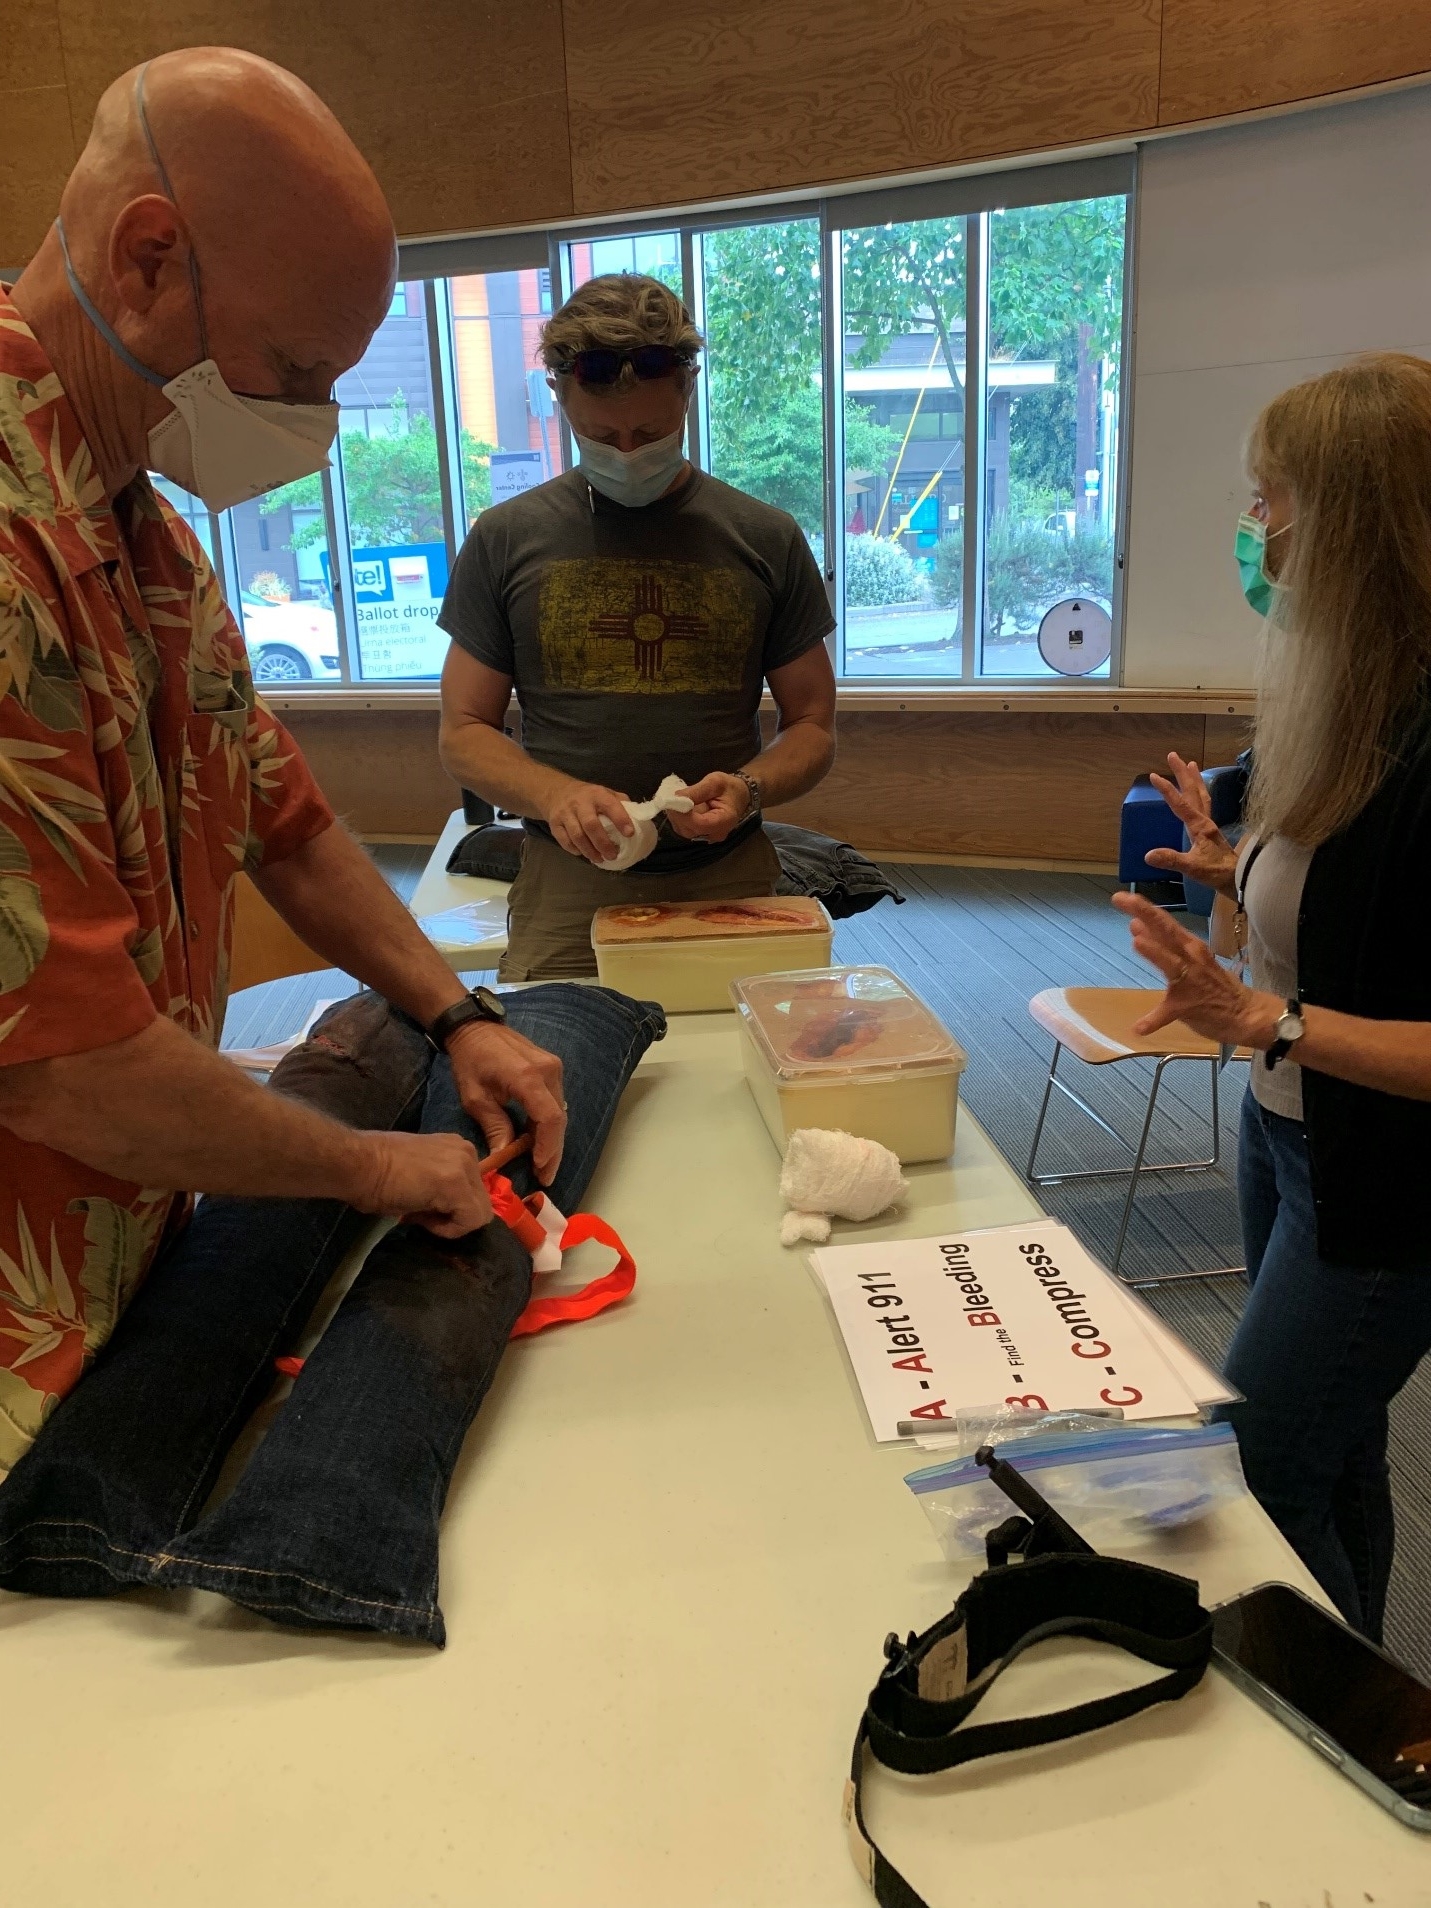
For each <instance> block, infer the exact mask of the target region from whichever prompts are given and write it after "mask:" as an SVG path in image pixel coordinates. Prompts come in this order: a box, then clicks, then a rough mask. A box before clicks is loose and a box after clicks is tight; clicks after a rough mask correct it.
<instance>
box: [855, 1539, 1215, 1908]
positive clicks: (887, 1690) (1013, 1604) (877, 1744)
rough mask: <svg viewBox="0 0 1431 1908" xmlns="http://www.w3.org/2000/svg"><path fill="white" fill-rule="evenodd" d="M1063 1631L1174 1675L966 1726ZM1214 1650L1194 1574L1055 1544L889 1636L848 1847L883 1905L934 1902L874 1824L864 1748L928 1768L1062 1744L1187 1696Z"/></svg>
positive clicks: (901, 1907) (863, 1721)
mask: <svg viewBox="0 0 1431 1908" xmlns="http://www.w3.org/2000/svg"><path fill="white" fill-rule="evenodd" d="M1055 1636H1082V1637H1088V1638H1090V1639H1092V1640H1093V1641H1095V1642H1100V1643H1109V1644H1112V1645H1113V1646H1114V1647H1115V1648H1117V1649H1123V1650H1127V1651H1128V1652H1129V1653H1130V1654H1131V1655H1134V1656H1138V1657H1141V1658H1142V1659H1143V1661H1144V1662H1147V1663H1155V1664H1157V1665H1159V1666H1160V1667H1161V1668H1163V1669H1165V1670H1166V1671H1167V1674H1166V1675H1165V1676H1159V1677H1155V1678H1154V1680H1153V1681H1152V1682H1150V1683H1144V1684H1143V1685H1141V1686H1140V1687H1139V1688H1137V1689H1129V1690H1119V1691H1117V1692H1116V1693H1114V1694H1113V1695H1109V1696H1100V1697H1096V1698H1094V1699H1093V1700H1092V1701H1090V1702H1086V1703H1076V1704H1074V1705H1073V1706H1072V1707H1071V1708H1068V1709H1059V1710H1054V1711H1052V1712H1051V1713H1048V1714H1044V1715H1038V1716H1021V1717H1015V1718H1012V1719H1011V1720H1009V1721H1007V1722H997V1723H982V1724H979V1725H976V1726H974V1727H972V1728H968V1729H963V1728H961V1727H960V1724H961V1723H963V1721H964V1719H965V1718H966V1717H967V1716H969V1715H970V1714H971V1713H972V1711H973V1710H974V1709H975V1708H976V1707H977V1706H978V1704H979V1703H980V1702H981V1701H982V1699H983V1697H984V1696H985V1694H986V1693H987V1692H988V1691H989V1690H990V1689H991V1688H992V1687H993V1685H994V1683H995V1682H996V1681H997V1680H998V1678H999V1677H1000V1676H1001V1675H1002V1674H1003V1673H1004V1671H1005V1670H1006V1669H1008V1668H1009V1666H1010V1665H1011V1664H1012V1663H1015V1662H1016V1661H1017V1660H1018V1658H1019V1657H1020V1656H1021V1655H1022V1654H1023V1652H1024V1651H1025V1650H1026V1649H1029V1648H1030V1647H1031V1646H1032V1645H1033V1644H1035V1643H1042V1642H1045V1641H1046V1640H1047V1639H1048V1638H1050V1637H1055ZM1211 1652H1212V1618H1211V1616H1210V1615H1209V1614H1208V1612H1207V1611H1206V1610H1204V1609H1203V1608H1202V1606H1201V1604H1200V1603H1199V1602H1198V1587H1197V1585H1196V1584H1195V1583H1194V1582H1192V1581H1191V1580H1190V1579H1189V1578H1187V1577H1176V1576H1173V1575H1172V1574H1171V1573H1170V1572H1168V1571H1165V1570H1155V1569H1153V1568H1152V1567H1151V1566H1150V1565H1147V1564H1136V1563H1125V1562H1122V1561H1120V1560H1119V1559H1117V1558H1113V1557H1099V1556H1096V1555H1094V1554H1092V1553H1087V1554H1082V1555H1069V1554H1066V1553H1064V1554H1052V1555H1047V1556H1042V1557H1036V1558H1034V1559H1033V1560H1032V1561H1031V1562H1027V1563H1022V1564H1010V1565H1006V1566H1005V1567H1003V1568H1002V1569H995V1570H987V1571H985V1572H984V1573H983V1575H982V1576H979V1577H976V1578H975V1579H974V1581H973V1582H972V1583H971V1584H970V1585H969V1588H968V1589H967V1590H966V1591H965V1592H964V1594H963V1596H962V1597H960V1599H959V1601H958V1602H957V1603H956V1604H955V1606H954V1608H953V1609H952V1610H951V1611H950V1612H949V1614H948V1616H946V1617H942V1618H941V1619H940V1621H939V1622H938V1623H935V1624H933V1625H931V1627H930V1628H929V1629H927V1630H926V1631H924V1633H923V1634H922V1635H921V1636H914V1635H911V1636H910V1637H909V1638H908V1639H907V1640H906V1641H905V1642H904V1643H902V1644H901V1643H900V1642H899V1639H898V1638H897V1637H895V1636H891V1637H890V1638H889V1639H888V1640H887V1641H886V1644H885V1654H886V1656H887V1658H888V1659H889V1660H888V1663H887V1665H886V1668H885V1670H884V1672H883V1674H882V1675H881V1677H880V1679H879V1682H878V1683H877V1684H876V1685H875V1687H874V1689H873V1690H871V1692H870V1696H869V1700H868V1702H867V1703H866V1705H865V1712H864V1715H863V1716H862V1717H861V1718H860V1726H859V1731H858V1733H857V1734H856V1736H855V1746H854V1754H853V1757H852V1759H851V1764H850V1779H849V1781H848V1782H847V1783H846V1785H845V1822H846V1826H847V1828H848V1830H849V1835H850V1850H851V1853H852V1855H853V1856H854V1861H855V1866H856V1867H857V1868H858V1869H859V1871H860V1873H861V1875H863V1876H864V1878H865V1880H866V1881H867V1882H868V1883H869V1885H870V1887H871V1888H872V1889H873V1890H874V1893H875V1899H876V1900H877V1901H878V1902H879V1903H880V1905H881V1908H927V1904H926V1903H925V1901H924V1899H923V1897H922V1896H920V1895H919V1894H917V1893H916V1891H915V1890H914V1889H913V1888H911V1887H910V1885H909V1883H908V1882H907V1881H906V1880H905V1879H904V1877H903V1876H902V1875H901V1874H900V1872H899V1870H898V1869H897V1868H895V1867H894V1866H893V1864H892V1863H891V1862H890V1861H889V1860H888V1859H887V1857H886V1856H885V1855H884V1853H883V1851H882V1850H881V1849H880V1848H879V1846H878V1844H877V1843H876V1842H875V1841H874V1839H873V1838H872V1836H871V1835H870V1833H869V1830H868V1829H867V1828H866V1826H865V1819H864V1809H863V1799H862V1789H863V1782H864V1771H865V1749H866V1747H867V1746H868V1748H869V1749H870V1750H871V1751H872V1753H873V1754H874V1755H875V1757H876V1758H877V1759H878V1760H879V1761H880V1762H882V1763H883V1764H885V1766H886V1767H887V1768H890V1769H897V1770H899V1771H900V1772H901V1773H903V1774H906V1775H933V1774H935V1773H937V1772H939V1771H941V1770H944V1769H952V1768H956V1767H957V1766H958V1765H959V1764H960V1763H964V1762H971V1761H973V1760H974V1759H975V1758H976V1757H979V1756H992V1755H1002V1754H1005V1753H1007V1752H1008V1751H1009V1750H1011V1749H1032V1748H1037V1747H1039V1746H1040V1745H1041V1744H1043V1743H1049V1742H1061V1741H1063V1740H1064V1739H1065V1738H1067V1737H1069V1736H1081V1735H1084V1734H1085V1733H1086V1732H1087V1731H1088V1730H1090V1729H1102V1728H1105V1727H1106V1726H1107V1725H1108V1724H1109V1723H1115V1722H1122V1721H1123V1720H1124V1719H1125V1718H1127V1717H1129V1716H1136V1715H1137V1714H1138V1712H1139V1711H1140V1710H1144V1709H1149V1708H1151V1707H1152V1705H1153V1704H1154V1703H1165V1702H1171V1701H1173V1700H1174V1699H1175V1698H1176V1697H1179V1696H1182V1695H1184V1694H1185V1693H1186V1692H1187V1691H1188V1690H1190V1689H1191V1688H1192V1687H1193V1686H1194V1685H1195V1684H1196V1683H1198V1682H1199V1681H1200V1680H1201V1678H1202V1676H1203V1672H1204V1671H1205V1670H1206V1668H1207V1664H1208V1659H1209V1657H1210V1655H1211Z"/></svg>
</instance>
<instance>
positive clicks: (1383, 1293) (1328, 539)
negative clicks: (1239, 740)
mask: <svg viewBox="0 0 1431 1908" xmlns="http://www.w3.org/2000/svg"><path fill="white" fill-rule="evenodd" d="M1248 466H1249V470H1250V473H1251V477H1252V482H1253V484H1254V487H1255V494H1254V498H1253V503H1252V507H1251V510H1250V511H1249V512H1248V513H1247V514H1246V515H1244V516H1243V518H1242V520H1241V522H1240V524H1239V526H1238V535H1237V555H1238V561H1239V564H1240V566H1241V569H1242V574H1243V586H1244V589H1245V590H1246V592H1247V596H1248V600H1249V601H1250V602H1251V603H1252V605H1253V607H1254V608H1256V609H1258V610H1260V611H1262V612H1263V613H1264V614H1265V616H1266V629H1265V635H1264V640H1263V647H1262V658H1261V668H1260V678H1259V685H1258V705H1257V717H1256V725H1255V731H1254V745H1253V775H1252V783H1251V787H1250V790H1249V804H1248V819H1249V823H1250V826H1249V828H1248V831H1247V833H1246V835H1245V836H1244V838H1243V840H1242V842H1241V843H1240V844H1239V847H1238V849H1237V850H1234V849H1233V848H1232V846H1231V845H1230V844H1229V843H1228V842H1227V840H1226V839H1225V838H1224V837H1223V835H1222V834H1221V833H1220V831H1219V830H1218V829H1217V827H1216V826H1215V825H1214V823H1213V822H1212V819H1211V817H1210V815H1209V812H1208V795H1207V791H1206V788H1205V785H1204V783H1203V781H1202V778H1201V776H1200V775H1199V773H1198V771H1197V765H1196V763H1191V762H1183V761H1181V760H1180V759H1179V758H1178V757H1177V756H1171V757H1170V758H1169V763H1170V767H1171V769H1172V776H1171V778H1170V779H1167V780H1164V779H1162V778H1159V785H1160V787H1161V788H1162V790H1163V793H1164V795H1165V797H1166V799H1167V800H1168V802H1169V803H1170V805H1171V806H1172V808H1173V809H1174V810H1175V812H1176V813H1177V814H1178V815H1179V816H1180V817H1181V818H1182V820H1183V821H1184V823H1185V824H1186V826H1187V829H1188V835H1189V843H1190V846H1189V849H1188V851H1187V852H1186V853H1185V854H1179V853H1177V852H1175V851H1173V850H1159V851H1155V852H1154V853H1153V854H1151V855H1150V856H1149V857H1148V859H1149V860H1150V861H1151V862H1153V863H1154V864H1155V865H1157V866H1159V867H1162V868H1165V869H1169V870H1171V871H1175V872H1178V873H1182V874H1186V875H1190V876H1192V877H1194V878H1195V879H1198V880H1201V881H1204V882H1206V883H1208V884H1209V885H1211V886H1212V887H1214V888H1216V889H1218V890H1219V891H1220V892H1221V893H1223V894H1225V895H1228V896H1230V897H1233V898H1235V899H1236V901H1237V903H1238V907H1239V924H1240V927H1241V929H1242V935H1241V938H1242V940H1243V944H1244V947H1245V952H1246V965H1247V967H1248V968H1249V969H1250V983H1251V984H1250V986H1249V985H1245V984H1244V983H1243V982H1242V981H1241V980H1239V979H1238V978H1237V977H1236V976H1234V975H1233V974H1230V973H1229V972H1227V970H1226V969H1225V968H1223V967H1222V966H1220V965H1219V963H1218V962H1217V961H1216V960H1215V959H1214V957H1213V955H1212V953H1211V952H1210V951H1209V949H1208V947H1207V945H1206V943H1205V942H1203V941H1201V940H1199V939H1197V938H1196V937H1195V936H1193V935H1191V934H1189V933H1187V932H1186V930H1185V929H1183V928H1182V927H1180V926H1179V925H1178V924H1177V923H1175V922H1174V921H1172V920H1171V919H1170V918H1169V917H1168V916H1167V915H1166V914H1164V913H1162V912H1160V911H1159V910H1158V909H1157V908H1155V907H1153V906H1151V904H1150V903H1149V902H1147V901H1146V900H1144V899H1142V898H1141V897H1138V896H1135V895H1131V894H1118V895H1115V896H1114V897H1113V899H1114V905H1115V906H1116V907H1119V908H1121V909H1122V910H1123V912H1124V913H1126V914H1128V915H1130V916H1131V917H1132V936H1133V944H1134V946H1135V947H1136V949H1137V950H1138V952H1139V953H1140V954H1142V955H1143V956H1144V957H1145V958H1146V959H1147V960H1149V961H1151V962H1152V963H1153V965H1154V966H1156V967H1157V968H1159V969H1160V970H1161V972H1162V974H1163V975H1164V977H1165V979H1166V981H1167V983H1168V987H1167V992H1166V994H1165V995H1164V997H1163V1000H1162V1002H1161V1003H1160V1005H1159V1006H1158V1008H1157V1009H1156V1010H1155V1011H1154V1012H1153V1013H1151V1014H1149V1015H1148V1016H1147V1017H1146V1018H1145V1020H1144V1021H1143V1022H1141V1023H1140V1031H1144V1032H1152V1031H1153V1030H1154V1029H1155V1028H1157V1027H1161V1026H1165V1025H1167V1023H1168V1022H1169V1021H1172V1020H1180V1021H1182V1022H1184V1023H1185V1024H1186V1025H1187V1026H1190V1027H1192V1028H1194V1029H1196V1031H1197V1032H1199V1033H1201V1034H1204V1035H1206V1036H1207V1037H1208V1038H1210V1039H1213V1040H1219V1041H1222V1042H1225V1043H1227V1044H1229V1045H1234V1046H1238V1045H1241V1046H1248V1047H1251V1048H1253V1049H1254V1050H1255V1051H1254V1053H1253V1060H1252V1076H1251V1081H1250V1085H1249V1091H1248V1094H1247V1097H1246V1100H1245V1102H1244V1106H1243V1116H1242V1137H1241V1143H1240V1149H1239V1158H1238V1199H1239V1205H1240V1207H1241V1213H1242V1228H1243V1235H1244V1240H1245V1244H1246V1252H1247V1270H1248V1278H1249V1281H1250V1282H1251V1292H1250V1294H1249V1297H1248V1302H1247V1307H1246V1310H1245V1311H1244V1313H1243V1316H1242V1320H1241V1322H1240V1324H1239V1326H1238V1329H1237V1332H1236V1334H1235V1336H1234V1338H1233V1342H1232V1345H1231V1348H1230V1349H1229V1352H1228V1358H1227V1375H1228V1377H1229V1379H1230V1380H1231V1381H1232V1383H1233V1384H1235V1385H1236V1386H1237V1387H1238V1389H1239V1390H1240V1391H1241V1392H1242V1393H1243V1394H1244V1399H1245V1401H1244V1402H1243V1403H1241V1404H1238V1405H1233V1406H1229V1407H1227V1408H1226V1412H1225V1415H1226V1416H1227V1417H1228V1418H1229V1419H1230V1420H1231V1421H1232V1423H1233V1424H1234V1425H1235V1426H1236V1429H1237V1434H1238V1441H1239V1444H1240V1446H1241V1449H1242V1459H1243V1465H1244V1468H1245V1470H1246V1472H1247V1478H1248V1482H1249V1484H1250V1485H1251V1487H1252V1489H1253V1490H1254V1491H1255V1493H1256V1494H1257V1496H1258V1498H1259V1499H1260V1500H1261V1502H1262V1503H1263V1505H1264V1506H1265V1507H1266V1509H1267V1510H1268V1512H1269V1513H1270V1514H1271V1516H1272V1517H1273V1519H1274V1520H1275V1521H1276V1523H1277V1524H1278V1525H1279V1527H1280V1528H1281V1530H1282V1531H1283V1533H1284V1535H1285V1536H1286V1537H1287V1538H1288V1540H1289V1541H1290V1542H1291V1544H1292V1545H1293V1547H1294V1548H1295V1549H1296V1551H1297V1552H1298V1554H1299V1555H1300V1556H1301V1558H1302V1559H1303V1561H1304V1562H1305V1563H1306V1564H1307V1566H1308V1567H1309V1568H1310V1569H1311V1571H1312V1572H1313V1574H1314V1575H1315V1576H1316V1577H1317V1579H1318V1581H1319V1582H1320V1583H1321V1584H1322V1586H1323V1587H1324V1589H1325V1590H1326V1591H1327V1592H1328V1594H1329V1595H1330V1596H1331V1597H1332V1599H1333V1600H1334V1602H1335V1603H1336V1605H1337V1607H1338V1608H1339V1609H1340V1610H1341V1612H1342V1614H1343V1615H1344V1616H1345V1617H1346V1618H1347V1619H1348V1621H1350V1622H1352V1623H1354V1624H1356V1625H1357V1626H1358V1627H1359V1628H1360V1629H1362V1630H1364V1631H1365V1632H1366V1634H1367V1635H1369V1636H1372V1637H1375V1638H1379V1637H1380V1635H1381V1630H1382V1622H1383V1616H1384V1612H1385V1605H1386V1590H1387V1584H1388V1581H1389V1578H1390V1574H1391V1557H1392V1547H1393V1543H1394V1536H1395V1533H1394V1526H1393V1517H1392V1501H1391V1489H1390V1482H1389V1476H1388V1469H1387V1459H1386V1443H1387V1407H1388V1405H1389V1404H1390V1402H1391V1400H1392V1398H1393V1397H1395V1395H1396V1393H1397V1392H1398V1391H1400V1389H1401V1388H1402V1386H1403V1385H1404V1384H1405V1383H1406V1381H1407V1380H1408V1378H1410V1376H1411V1374H1412V1372H1413V1371H1414V1370H1415V1369H1416V1366H1417V1364H1418V1363H1419V1361H1420V1359H1421V1358H1422V1356H1423V1355H1424V1354H1425V1353H1426V1351H1427V1350H1428V1349H1431V1200H1428V1196H1427V1193H1428V1185H1431V937H1428V933H1427V929H1428V926H1431V920H1428V913H1431V909H1428V893H1427V891H1428V882H1431V363H1427V362H1426V361H1425V360H1423V359H1421V358H1414V357H1409V356H1405V355H1402V354H1400V353H1391V352H1387V353H1379V354H1376V355H1374V356H1369V357H1364V358H1359V359H1357V360H1355V361H1354V362H1353V363H1350V364H1347V365H1344V366H1342V367H1340V368H1339V369H1338V370H1335V371H1329V372H1327V373H1326V374H1325V375H1324V376H1322V377H1318V378H1312V379H1310V380H1308V381H1307V382H1306V383H1304V384H1298V385H1295V386H1294V387H1293V388H1292V389H1291V390H1289V391H1284V392H1283V393H1282V395H1281V396H1280V397H1278V398H1276V399H1274V400H1273V402H1272V403H1271V404H1269V405H1268V406H1267V408H1266V409H1265V410H1264V411H1263V412H1262V414H1261V416H1260V417H1259V418H1258V420H1257V422H1256V424H1255V426H1254V427H1253V431H1252V436H1251V440H1250V443H1249V446H1248Z"/></svg>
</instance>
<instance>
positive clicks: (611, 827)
mask: <svg viewBox="0 0 1431 1908" xmlns="http://www.w3.org/2000/svg"><path fill="white" fill-rule="evenodd" d="M684 787H685V783H684V782H683V781H682V780H681V778H680V776H679V775H668V776H667V777H666V779H665V781H664V782H662V784H661V786H660V787H659V788H658V789H657V790H656V793H655V794H654V795H653V796H652V797H651V799H650V801H649V802H623V803H622V804H621V806H622V807H623V808H624V809H625V810H626V813H627V814H628V815H629V816H630V817H631V819H632V821H634V822H635V824H636V833H635V834H634V835H623V834H622V832H621V830H620V829H619V828H618V827H617V826H616V823H615V822H614V821H611V820H610V819H609V818H608V817H607V816H605V815H603V816H602V817H601V825H602V827H603V828H604V829H605V830H606V832H607V834H608V835H610V837H611V839H612V840H613V841H614V842H615V843H616V846H617V850H618V853H617V854H616V856H615V858H614V860H611V861H601V862H597V863H595V864H594V865H595V866H597V867H600V868H605V870H606V872H607V873H608V874H620V873H621V871H622V870H623V869H624V868H634V867H635V866H636V863H637V862H638V861H644V860H645V859H646V857H647V855H649V854H650V852H651V850H652V849H653V848H654V847H655V846H656V817H657V816H658V815H660V814H663V813H664V812H665V811H666V810H667V809H670V810H672V811H673V812H674V813H675V814H677V815H689V814H690V812H691V810H692V809H693V808H694V807H695V803H694V802H693V801H691V800H690V798H689V797H688V796H686V795H678V794H677V793H676V791H677V789H680V788H684Z"/></svg>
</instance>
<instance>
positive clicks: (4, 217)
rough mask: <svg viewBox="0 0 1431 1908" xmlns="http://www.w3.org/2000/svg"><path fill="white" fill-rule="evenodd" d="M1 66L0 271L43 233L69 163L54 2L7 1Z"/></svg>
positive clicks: (71, 146) (23, 257) (67, 121)
mask: <svg viewBox="0 0 1431 1908" xmlns="http://www.w3.org/2000/svg"><path fill="white" fill-rule="evenodd" d="M3 37H4V65H3V68H0V128H3V130H4V138H3V141H2V142H0V266H6V265H20V264H23V263H24V261H25V260H26V259H27V258H28V257H29V256H30V254H31V252H33V251H34V249H35V247H36V246H37V245H38V244H39V242H40V240H41V239H42V238H43V237H44V235H45V227H46V226H47V225H48V224H49V222H50V220H51V219H52V218H53V217H54V216H55V212H56V210H57V208H58V206H59V200H60V187H61V186H62V185H63V184H64V182H65V179H66V178H67V177H68V175H69V170H70V167H71V166H72V165H73V164H74V157H75V146H74V136H73V132H72V129H71V126H70V104H69V94H68V92H67V90H66V86H65V63H64V54H63V51H62V48H61V45H60V18H59V4H58V0H7V5H6V9H5V13H4V26H3Z"/></svg>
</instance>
